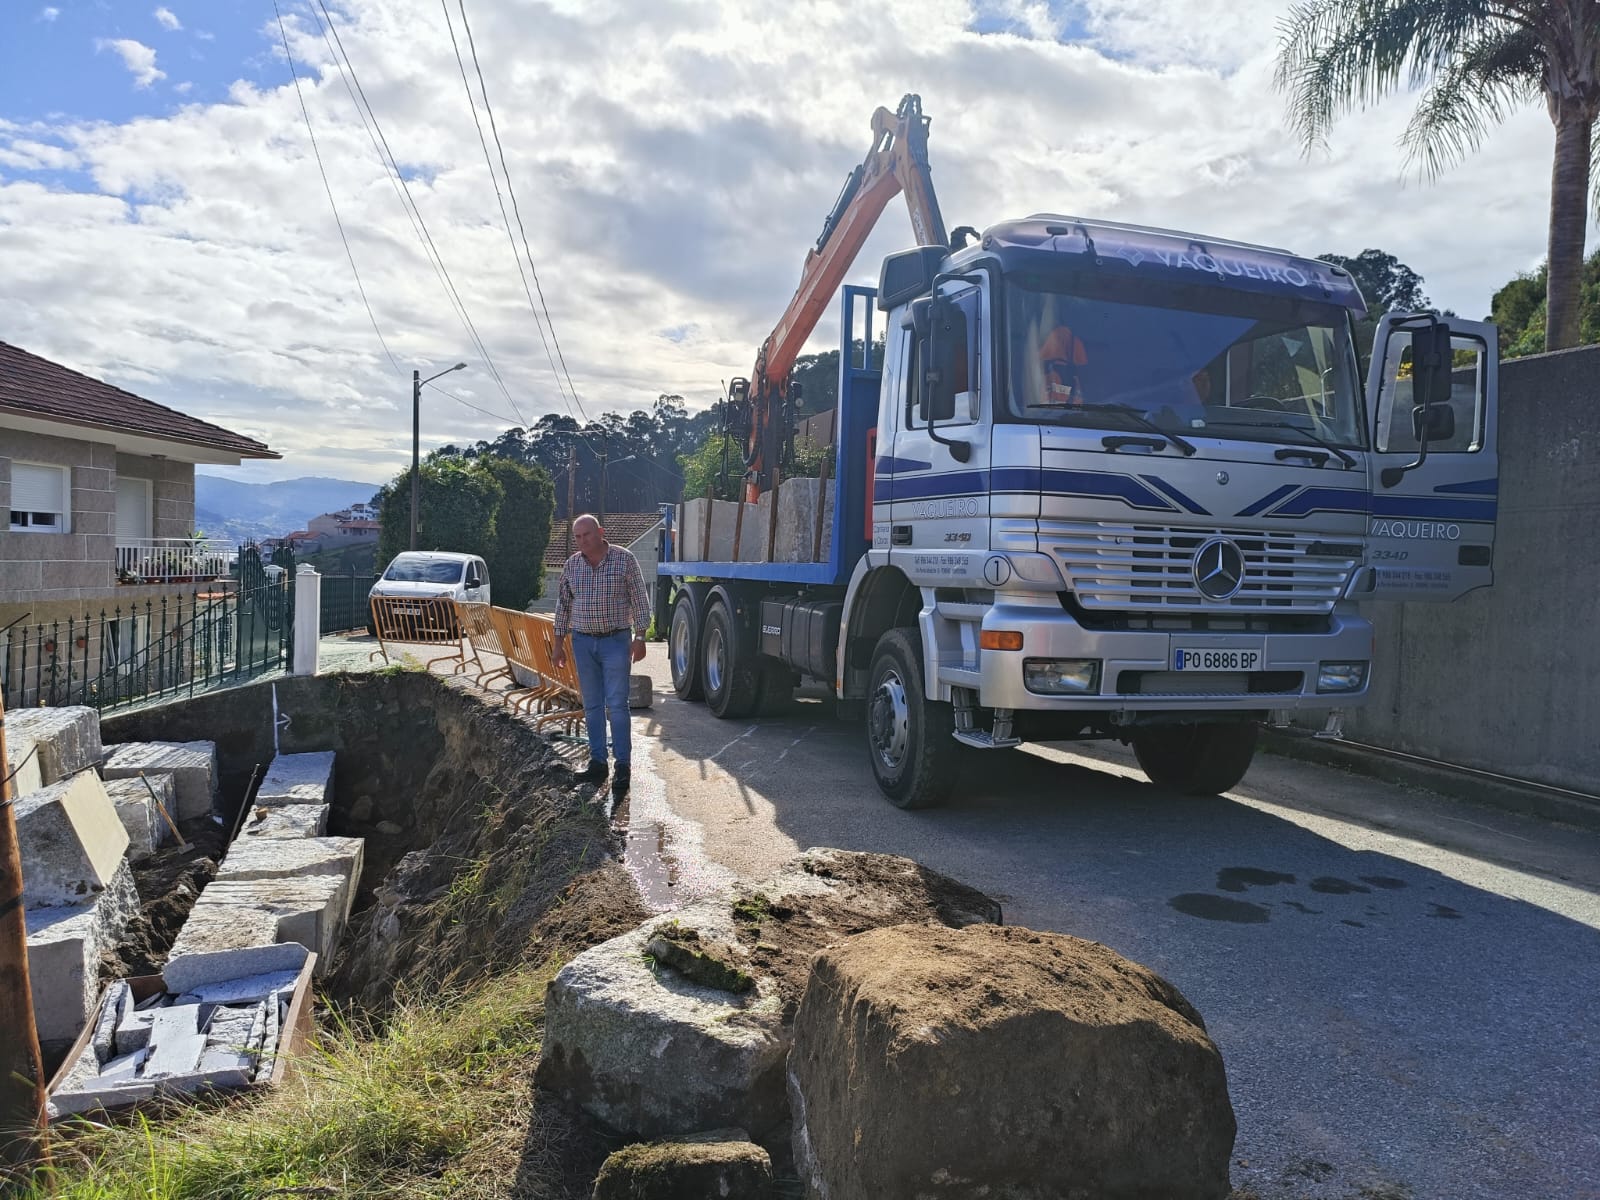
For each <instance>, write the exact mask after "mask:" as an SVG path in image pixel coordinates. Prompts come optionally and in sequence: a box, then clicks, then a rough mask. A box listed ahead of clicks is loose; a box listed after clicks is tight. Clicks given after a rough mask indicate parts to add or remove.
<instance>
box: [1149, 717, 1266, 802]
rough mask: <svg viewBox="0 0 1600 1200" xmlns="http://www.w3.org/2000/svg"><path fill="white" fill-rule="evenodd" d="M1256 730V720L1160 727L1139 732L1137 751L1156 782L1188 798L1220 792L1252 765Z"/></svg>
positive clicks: (1238, 779) (1242, 775)
mask: <svg viewBox="0 0 1600 1200" xmlns="http://www.w3.org/2000/svg"><path fill="white" fill-rule="evenodd" d="M1256 733H1257V727H1256V725H1255V724H1254V723H1252V722H1233V723H1229V724H1223V725H1160V726H1154V727H1152V728H1149V729H1141V730H1140V731H1139V732H1138V733H1135V734H1134V735H1133V753H1134V756H1135V757H1136V758H1137V759H1138V760H1139V766H1140V767H1141V768H1142V769H1143V770H1144V773H1145V775H1146V776H1148V777H1149V779H1150V782H1151V783H1153V784H1155V785H1156V786H1158V787H1164V788H1171V789H1172V790H1173V791H1175V792H1181V793H1183V794H1184V795H1185V796H1215V795H1217V794H1219V793H1221V792H1225V791H1227V790H1228V789H1229V788H1231V787H1234V786H1235V785H1236V784H1238V782H1239V781H1240V780H1241V779H1243V778H1244V773H1245V772H1246V771H1248V770H1249V769H1250V760H1251V759H1252V758H1253V757H1254V756H1255V752H1256Z"/></svg>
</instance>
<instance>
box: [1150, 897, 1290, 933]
mask: <svg viewBox="0 0 1600 1200" xmlns="http://www.w3.org/2000/svg"><path fill="white" fill-rule="evenodd" d="M1167 904H1168V905H1170V906H1171V907H1173V908H1175V909H1177V910H1178V911H1179V912H1181V913H1183V914H1185V915H1186V916H1190V917H1200V918H1202V919H1204V920H1207V921H1231V922H1233V923H1234V924H1235V925H1260V924H1263V923H1265V922H1266V921H1268V920H1270V919H1271V917H1272V913H1271V912H1270V911H1269V910H1268V908H1267V906H1266V905H1265V904H1250V903H1248V902H1246V901H1244V900H1229V899H1228V898H1227V897H1226V896H1213V895H1211V894H1210V893H1209V892H1185V893H1184V894H1183V895H1181V896H1174V897H1173V898H1172V899H1170V900H1168V901H1167Z"/></svg>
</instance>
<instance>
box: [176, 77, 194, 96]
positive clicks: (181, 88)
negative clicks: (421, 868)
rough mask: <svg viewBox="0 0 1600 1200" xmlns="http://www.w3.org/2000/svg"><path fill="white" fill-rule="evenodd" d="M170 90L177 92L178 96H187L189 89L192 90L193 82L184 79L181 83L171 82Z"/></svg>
mask: <svg viewBox="0 0 1600 1200" xmlns="http://www.w3.org/2000/svg"><path fill="white" fill-rule="evenodd" d="M172 90H173V91H175V92H177V93H178V95H180V96H187V95H188V94H189V93H190V92H191V91H193V90H194V84H193V83H192V82H191V81H189V80H184V82H182V83H175V84H173V85H172Z"/></svg>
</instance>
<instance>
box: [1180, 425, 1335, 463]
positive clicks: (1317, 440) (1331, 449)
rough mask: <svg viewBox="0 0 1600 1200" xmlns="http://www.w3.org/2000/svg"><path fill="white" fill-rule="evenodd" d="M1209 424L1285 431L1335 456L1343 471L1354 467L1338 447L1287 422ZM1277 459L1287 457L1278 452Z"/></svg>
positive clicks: (1309, 431) (1307, 430)
mask: <svg viewBox="0 0 1600 1200" xmlns="http://www.w3.org/2000/svg"><path fill="white" fill-rule="evenodd" d="M1211 423H1212V424H1214V425H1249V426H1250V427H1251V428H1253V429H1287V430H1288V431H1289V432H1290V433H1298V434H1299V435H1300V436H1301V437H1303V438H1306V439H1308V440H1309V441H1312V442H1314V443H1316V444H1317V445H1318V446H1321V447H1322V448H1323V449H1324V450H1327V451H1328V452H1329V453H1331V454H1333V455H1335V456H1336V457H1337V458H1338V459H1339V461H1340V462H1342V463H1343V464H1344V468H1345V470H1347V471H1348V470H1349V469H1350V468H1351V467H1353V466H1355V465H1356V460H1355V459H1353V458H1351V457H1350V456H1349V455H1348V454H1346V453H1345V452H1344V451H1343V450H1341V449H1339V447H1337V446H1335V445H1334V444H1333V443H1332V442H1330V441H1327V440H1326V439H1324V438H1321V437H1318V436H1317V435H1316V434H1314V433H1312V432H1311V430H1309V429H1302V428H1301V427H1300V426H1298V425H1291V424H1289V422H1287V421H1213V422H1211ZM1279 457H1287V456H1286V455H1283V454H1282V453H1281V452H1280V455H1279Z"/></svg>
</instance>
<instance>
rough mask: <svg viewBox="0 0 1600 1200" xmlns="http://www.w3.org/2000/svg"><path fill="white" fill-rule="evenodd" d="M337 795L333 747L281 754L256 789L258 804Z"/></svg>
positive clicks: (314, 801)
mask: <svg viewBox="0 0 1600 1200" xmlns="http://www.w3.org/2000/svg"><path fill="white" fill-rule="evenodd" d="M332 795H333V751H332V750H318V751H313V752H312V753H309V754H280V755H278V756H277V757H276V758H274V759H273V760H272V765H271V766H269V767H268V768H267V774H266V777H265V778H264V779H262V781H261V787H260V788H259V789H258V790H257V791H256V807H257V808H277V807H281V806H282V805H285V804H327V803H328V802H329V800H330V799H331V798H332Z"/></svg>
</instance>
